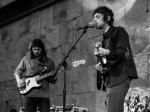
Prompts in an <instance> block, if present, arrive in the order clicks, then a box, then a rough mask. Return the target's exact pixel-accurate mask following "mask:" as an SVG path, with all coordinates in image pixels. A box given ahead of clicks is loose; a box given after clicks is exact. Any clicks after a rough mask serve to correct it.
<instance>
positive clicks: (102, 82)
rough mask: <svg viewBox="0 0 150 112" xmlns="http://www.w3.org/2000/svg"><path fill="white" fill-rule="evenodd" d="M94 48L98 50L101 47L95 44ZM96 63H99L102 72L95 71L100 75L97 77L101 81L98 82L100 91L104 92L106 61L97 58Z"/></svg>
mask: <svg viewBox="0 0 150 112" xmlns="http://www.w3.org/2000/svg"><path fill="white" fill-rule="evenodd" d="M95 47H96V49H97V50H98V48H100V47H102V44H101V43H100V42H97V43H96V44H95ZM97 62H98V63H99V62H100V63H101V66H102V70H101V71H97V73H98V74H99V75H100V76H99V77H100V79H101V81H99V82H101V84H100V85H101V87H100V89H101V90H105V82H106V77H107V69H106V64H107V59H106V57H105V56H97ZM99 82H98V83H99Z"/></svg>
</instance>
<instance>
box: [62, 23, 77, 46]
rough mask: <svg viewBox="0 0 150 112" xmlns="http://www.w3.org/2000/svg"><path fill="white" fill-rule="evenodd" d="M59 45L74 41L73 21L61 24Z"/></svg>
mask: <svg viewBox="0 0 150 112" xmlns="http://www.w3.org/2000/svg"><path fill="white" fill-rule="evenodd" d="M59 33H60V35H59V45H66V44H71V43H73V40H74V31H73V26H72V21H68V22H63V23H61V24H60V25H59Z"/></svg>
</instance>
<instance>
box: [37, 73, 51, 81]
mask: <svg viewBox="0 0 150 112" xmlns="http://www.w3.org/2000/svg"><path fill="white" fill-rule="evenodd" d="M52 73H53V72H50V73H46V74H44V75H41V76H39V77H37V78H36V79H35V80H36V81H37V82H38V81H41V80H43V79H45V78H47V77H49V76H51V75H52Z"/></svg>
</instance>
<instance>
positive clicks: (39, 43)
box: [29, 39, 46, 58]
mask: <svg viewBox="0 0 150 112" xmlns="http://www.w3.org/2000/svg"><path fill="white" fill-rule="evenodd" d="M33 47H39V48H41V49H42V52H41V57H45V56H46V50H45V46H44V43H43V42H42V40H40V39H34V40H33V41H32V42H31V43H30V45H29V53H30V57H31V58H35V56H34V54H33V51H32V48H33Z"/></svg>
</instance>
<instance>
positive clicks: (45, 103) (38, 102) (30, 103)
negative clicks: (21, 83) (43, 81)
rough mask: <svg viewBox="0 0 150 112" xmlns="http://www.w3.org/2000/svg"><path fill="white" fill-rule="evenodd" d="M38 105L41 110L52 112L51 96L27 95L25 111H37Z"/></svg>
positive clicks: (41, 111)
mask: <svg viewBox="0 0 150 112" xmlns="http://www.w3.org/2000/svg"><path fill="white" fill-rule="evenodd" d="M37 107H38V110H39V111H40V112H50V100H49V98H39V97H26V107H25V112H37Z"/></svg>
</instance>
